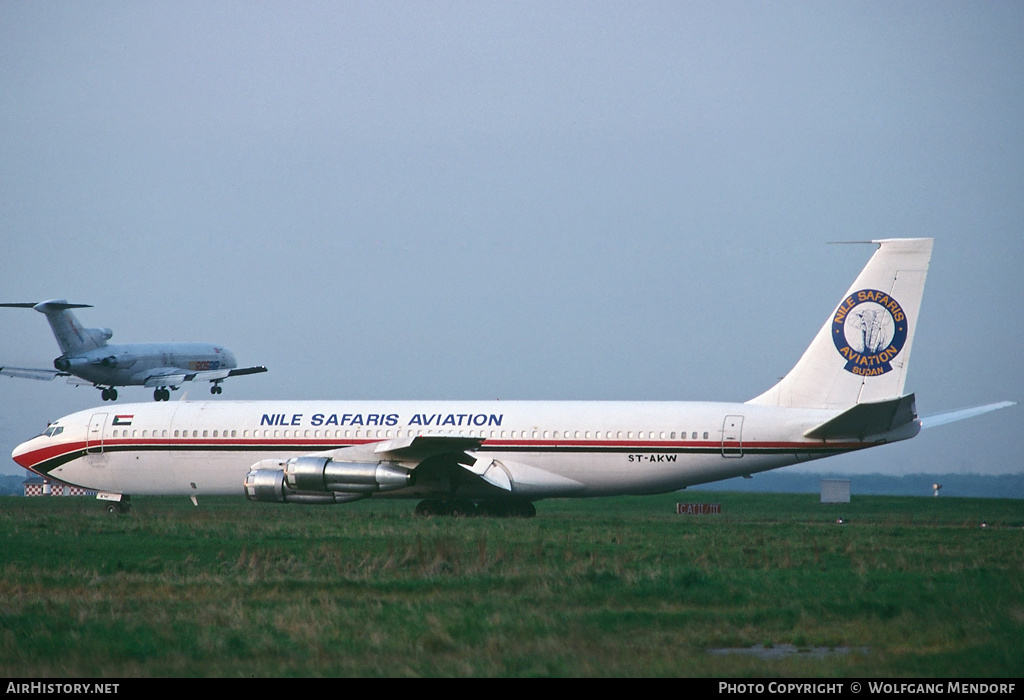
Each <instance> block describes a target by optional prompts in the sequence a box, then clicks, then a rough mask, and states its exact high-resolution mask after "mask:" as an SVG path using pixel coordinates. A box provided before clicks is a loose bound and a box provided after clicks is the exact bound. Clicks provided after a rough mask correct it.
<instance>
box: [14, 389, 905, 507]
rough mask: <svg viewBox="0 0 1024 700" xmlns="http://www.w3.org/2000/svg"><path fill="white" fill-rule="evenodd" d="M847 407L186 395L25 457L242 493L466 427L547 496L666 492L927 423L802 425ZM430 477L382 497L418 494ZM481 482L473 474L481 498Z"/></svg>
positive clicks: (27, 451) (93, 477) (42, 469)
mask: <svg viewBox="0 0 1024 700" xmlns="http://www.w3.org/2000/svg"><path fill="white" fill-rule="evenodd" d="M836 413H837V412H836V411H834V410H819V409H794V408H779V407H771V406H760V405H752V404H743V403H711V402H582V401H581V402H574V401H568V402H555V401H551V402H545V401H541V402H537V401H442V402H436V401H372V402H370V401H249V402H246V401H213V402H191V401H180V402H174V403H147V404H127V405H122V406H118V407H117V408H116V409H114V408H113V407H111V408H106V407H100V408H95V409H90V410H86V411H80V412H78V413H74V414H72V415H69V416H67V417H65V418H62V419H60V420H59V421H57V422H56V423H53V424H51V426H50V427H49V429H48V430H47V433H48V435H47V434H44V435H41V436H39V437H36V438H33V439H31V440H29V441H28V442H25V443H24V444H22V445H20V446H19V447H18V448H17V449H16V450H15V452H14V458H15V461H17V462H18V463H19V464H21V465H22V466H24V467H26V468H29V469H32V470H33V471H37V472H39V473H41V474H44V475H48V476H50V477H52V478H56V479H59V480H60V481H63V482H66V483H70V484H74V485H78V486H84V487H88V488H91V489H96V490H99V491H103V492H111V493H120V494H126V495H171V494H184V495H211V494H225V495H226V494H230V495H242V494H243V482H244V481H245V478H246V474H247V473H248V471H249V469H250V467H252V466H253V465H254V464H255V463H257V462H259V461H261V460H267V459H272V460H273V459H276V460H285V459H288V458H291V457H297V456H302V455H310V454H317V453H322V452H328V451H332V450H338V449H340V448H350V447H352V446H359V445H372V444H375V443H382V442H386V441H390V440H396V439H399V438H408V437H411V436H414V435H428V436H458V437H468V438H477V439H480V440H482V442H481V443H480V444H479V447H477V448H476V449H474V450H473V451H472V455H473V456H475V457H477V458H486V459H488V460H498V461H500V462H501V463H502V464H503V465H505V469H506V471H508V473H509V475H510V477H511V480H512V483H513V491H512V492H513V494H515V495H517V496H520V497H524V498H529V499H531V500H536V499H540V498H550V497H559V496H606V495H617V494H649V493H662V492H667V491H672V490H676V489H680V488H683V487H686V486H689V485H692V484H699V483H705V482H710V481H716V480H719V479H726V478H730V477H734V476H739V475H747V474H752V473H754V472H760V471H764V470H767V469H773V468H776V467H781V466H785V465H788V464H793V463H796V462H799V461H805V460H810V459H817V458H820V457H826V456H829V455H833V454H838V453H841V452H847V451H850V450H855V449H861V448H864V447H870V446H872V445H875V444H878V443H879V442H884V441H891V440H894V439H904V438H906V437H911V436H912V435H913V434H916V432H917V430H918V425H917V424H916V423H915V424H914V425H913V428H912V429H909V430H907V431H905V434H901V435H899V436H894V435H892V434H890V435H887V436H886V438H885V440H878V439H876V440H873V441H872V440H867V441H865V440H845V441H825V440H813V439H808V438H805V437H803V433H804V432H806V431H808V430H809V429H811V428H813V427H814V426H816V425H819V424H821V423H822V422H824V421H826V420H828V419H829V418H831V417H832V416H834V415H836ZM478 487H479V485H477V487H476V488H477V489H478V490H479V488H478ZM430 488H433V487H430ZM430 488H428V487H426V486H424V485H419V486H411V487H409V488H405V489H401V490H397V491H392V492H389V493H387V494H381V495H386V496H388V497H409V498H419V497H423V496H425V495H429V493H430V492H431V491H430ZM473 488H475V487H473V486H472V485H467V489H468V491H467V495H468V496H469V497H473V495H474V493H477V491H473Z"/></svg>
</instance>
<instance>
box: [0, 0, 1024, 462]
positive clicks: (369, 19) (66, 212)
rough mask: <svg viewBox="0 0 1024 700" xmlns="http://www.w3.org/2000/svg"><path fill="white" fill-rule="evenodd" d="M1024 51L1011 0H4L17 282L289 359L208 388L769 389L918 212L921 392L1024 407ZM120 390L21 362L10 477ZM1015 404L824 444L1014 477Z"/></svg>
mask: <svg viewBox="0 0 1024 700" xmlns="http://www.w3.org/2000/svg"><path fill="white" fill-rule="evenodd" d="M1022 76H1024V5H1022V4H1021V3H1014V2H962V3H944V2H931V1H929V2H917V3H901V2H877V3H873V2H851V3H840V2H772V3H759V2H739V3H729V2H717V1H716V2H666V3H657V2H646V3H645V2H641V3H625V2H552V1H551V0H544V1H543V2H525V1H518V0H517V1H516V2H502V3H491V2H480V1H478V0H474V1H473V2H431V3H409V2H401V3H398V2H396V3H387V2H326V3H317V2H288V3H285V2H237V3H236V2H182V1H175V2H145V3H139V2H88V3H76V2H45V1H35V0H34V1H31V2H27V1H25V2H22V1H17V0H9V1H7V2H3V3H0V179H2V180H0V241H2V243H3V246H2V255H3V257H2V258H0V259H2V263H0V271H2V274H0V301H6V302H22V301H42V300H46V299H53V298H66V299H68V300H69V301H72V302H77V303H88V304H93V305H94V306H95V308H92V309H83V310H81V311H80V312H79V318H80V320H81V321H82V322H83V323H84V324H86V325H88V326H105V327H110V328H112V329H113V330H114V333H115V335H114V338H113V341H112V342H130V341H160V340H167V341H184V340H200V341H210V342H218V343H223V344H225V345H226V346H227V347H229V348H231V349H232V350H233V351H234V353H235V354H236V356H237V357H238V359H239V361H240V362H241V363H243V364H265V365H266V366H267V367H269V369H270V371H269V373H267V374H264V375H257V376H250V377H241V378H238V379H234V380H229V381H228V382H227V383H225V385H224V393H223V394H222V395H221V397H220V398H219V400H227V399H233V398H267V399H274V398H324V399H327V398H331V399H334V398H337V399H345V398H352V399H372V398H386V399H402V398H407V399H433V398H436V399H476V398H483V399H491V398H503V399H534V398H536V399H630V400H634V399H657V400H673V399H680V400H686V399H694V400H727V401H744V400H747V399H749V398H751V397H753V396H755V395H757V394H759V393H761V392H762V391H764V390H765V389H766V388H768V387H769V386H770V385H772V384H773V383H774V382H775V381H776V380H777V379H778V378H779V377H780V376H782V375H783V374H785V373H786V372H787V371H788V370H789V369H790V367H791V366H792V365H793V364H794V363H795V362H796V360H797V359H798V358H799V356H800V354H801V353H802V352H803V350H804V348H805V347H806V346H807V344H808V343H809V342H810V340H811V338H812V337H813V336H814V334H815V333H816V332H817V330H818V328H819V327H820V326H821V325H822V323H823V322H824V321H825V320H826V318H827V317H828V316H829V314H830V312H831V311H832V309H833V308H834V306H835V305H836V303H837V302H838V301H839V298H840V296H841V295H842V294H843V293H844V292H845V291H846V289H847V287H848V286H849V284H850V283H851V282H852V281H853V279H854V277H855V276H856V274H857V272H858V271H859V270H860V269H861V267H862V266H863V265H864V263H865V262H866V261H867V259H868V258H869V257H870V255H871V253H872V251H873V248H872V247H870V246H830V245H826V242H828V241H849V240H868V239H873V238H886V237H897V236H910V237H917V236H930V237H934V238H935V250H934V255H933V258H932V266H931V272H930V274H929V278H928V283H927V286H926V289H925V299H924V305H923V309H922V316H921V321H920V325H919V328H918V335H917V339H916V342H915V344H914V356H913V361H912V363H911V367H910V371H909V378H908V382H907V390H908V391H914V392H916V394H917V406H918V410H919V412H920V413H921V414H922V415H925V416H927V415H928V414H932V413H937V412H941V411H945V410H950V409H954V408H960V407H963V406H969V405H975V404H980V403H988V402H994V401H999V400H1003V399H1009V400H1014V401H1021V399H1022V394H1024V392H1022V390H1021V389H1022V384H1024V382H1022V373H1021V359H1020V358H1021V348H1022V346H1024V333H1022V327H1024V323H1022V320H1021V319H1022V314H1021V311H1020V308H1019V307H1020V305H1019V297H1020V296H1021V293H1022V291H1024V285H1022V279H1024V274H1022V272H1021V266H1022V263H1024V237H1022V235H1021V234H1022V232H1024V79H1022ZM58 354H59V349H58V347H57V344H56V341H55V340H54V339H53V336H52V335H51V333H50V329H49V326H48V325H47V323H46V319H45V318H44V317H43V316H42V315H41V314H38V313H35V312H33V311H31V310H22V309H0V364H8V365H23V366H30V367H50V366H51V362H52V360H53V358H54V357H56V356H57V355H58ZM207 386H208V385H205V384H204V385H199V386H195V387H192V388H190V389H189V396H190V398H201V399H206V398H210V395H209V393H208V389H207ZM120 394H121V399H120V401H119V403H122V404H123V403H125V402H129V401H150V400H152V390H150V389H144V388H126V389H122V390H121V391H120ZM180 395H181V392H177V393H176V394H175V395H174V398H175V399H177V398H178V397H180ZM100 404H101V401H100V396H99V392H98V391H97V390H95V389H91V388H84V387H72V386H68V385H67V384H65V383H64V382H63V380H57V381H54V382H51V383H45V382H34V381H30V380H25V379H13V378H7V377H0V450H2V452H3V455H0V472H3V473H11V474H14V473H23V472H22V470H20V468H18V467H17V465H15V464H14V462H13V461H12V460H10V457H9V454H10V451H11V449H13V447H14V446H15V445H16V444H18V443H19V442H21V441H22V440H24V439H27V438H28V437H30V436H32V435H34V434H37V433H39V432H40V431H41V430H42V429H43V428H44V427H45V425H46V422H47V420H52V419H55V418H58V417H60V416H62V415H66V414H68V413H71V412H74V411H77V410H80V409H83V408H87V407H91V406H96V405H100ZM1022 415H1024V414H1022V407H1021V406H1015V407H1013V408H1010V409H1006V410H1003V411H999V412H997V413H994V414H989V415H987V416H983V417H981V418H975V419H973V420H970V421H965V422H961V423H957V424H953V425H949V426H945V427H942V428H936V429H935V430H928V431H925V432H923V433H922V434H921V435H920V436H918V437H917V438H915V439H914V440H911V441H909V442H905V443H901V444H899V445H894V446H889V447H884V448H880V449H877V450H871V451H868V452H864V453H860V454H857V455H848V456H845V457H841V458H836V459H832V460H830V461H827V462H816V463H813V464H812V467H813V468H816V469H829V470H849V471H851V472H854V473H857V472H868V471H884V472H891V473H904V472H920V471H956V472H970V471H975V472H981V473H1006V472H1020V471H1022V470H1024V464H1022V462H1021V458H1020V455H1021V454H1024V430H1022V427H1024V422H1022Z"/></svg>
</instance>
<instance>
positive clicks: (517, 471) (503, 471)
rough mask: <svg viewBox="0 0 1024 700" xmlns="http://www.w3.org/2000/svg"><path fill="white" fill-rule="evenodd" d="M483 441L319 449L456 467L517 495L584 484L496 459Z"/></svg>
mask: <svg viewBox="0 0 1024 700" xmlns="http://www.w3.org/2000/svg"><path fill="white" fill-rule="evenodd" d="M483 443H484V438H478V437H460V436H455V435H419V436H416V437H406V438H398V439H395V440H387V441H385V442H377V443H371V444H369V445H356V446H353V447H343V448H341V449H338V450H332V451H330V452H326V453H323V456H328V457H330V458H331V459H336V460H341V461H345V460H353V461H360V462H374V461H394V462H397V463H399V464H403V465H404V466H406V467H407V468H409V469H411V470H416V469H418V468H419V467H420V466H421V465H426V463H428V462H429V465H430V466H429V468H430V469H434V468H437V467H446V468H449V469H457V470H459V471H461V472H463V473H464V474H466V475H470V474H471V475H472V477H478V478H480V479H481V480H483V481H485V482H486V483H488V484H490V485H491V486H494V487H496V488H498V489H501V490H502V491H505V492H508V493H513V492H514V493H515V494H516V495H520V496H529V495H531V494H533V493H534V492H545V493H550V492H552V491H561V492H562V493H564V494H566V495H569V494H572V493H576V492H578V491H580V490H582V489H583V488H584V484H582V483H581V482H579V481H576V480H574V479H569V478H566V477H562V476H558V475H557V474H554V473H552V472H549V471H547V470H545V469H539V468H537V467H533V466H531V465H528V464H524V463H521V462H513V461H510V460H508V459H502V460H501V461H498V460H495V459H491V458H490V457H487V456H485V455H480V454H479V453H477V452H476V450H477V449H478V448H479V447H480V446H481V445H482V444H483ZM472 477H470V478H472Z"/></svg>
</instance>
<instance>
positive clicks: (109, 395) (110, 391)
mask: <svg viewBox="0 0 1024 700" xmlns="http://www.w3.org/2000/svg"><path fill="white" fill-rule="evenodd" d="M100 396H102V397H103V400H104V401H117V389H115V388H114V387H112V386H110V387H107V388H105V389H102V390H101V391H100Z"/></svg>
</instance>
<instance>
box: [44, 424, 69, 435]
mask: <svg viewBox="0 0 1024 700" xmlns="http://www.w3.org/2000/svg"><path fill="white" fill-rule="evenodd" d="M63 432H64V426H63V425H51V426H50V427H49V428H47V429H46V432H45V433H43V435H45V436H46V437H54V436H55V435H60V434H61V433H63Z"/></svg>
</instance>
